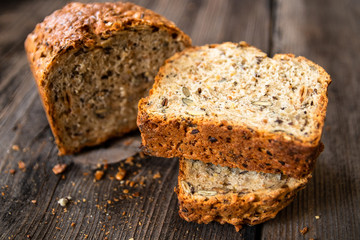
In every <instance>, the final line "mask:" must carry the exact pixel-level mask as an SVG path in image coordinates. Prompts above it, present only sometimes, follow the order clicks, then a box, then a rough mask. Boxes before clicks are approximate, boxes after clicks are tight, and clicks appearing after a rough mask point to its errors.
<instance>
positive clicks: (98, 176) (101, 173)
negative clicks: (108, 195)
mask: <svg viewBox="0 0 360 240" xmlns="http://www.w3.org/2000/svg"><path fill="white" fill-rule="evenodd" d="M94 176H95V180H96V181H99V180H101V179H102V177H103V176H104V171H102V170H97V171H96V172H95V174H94Z"/></svg>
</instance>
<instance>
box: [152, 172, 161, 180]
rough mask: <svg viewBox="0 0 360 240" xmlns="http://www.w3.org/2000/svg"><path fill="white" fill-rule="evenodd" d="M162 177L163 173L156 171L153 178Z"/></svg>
mask: <svg viewBox="0 0 360 240" xmlns="http://www.w3.org/2000/svg"><path fill="white" fill-rule="evenodd" d="M158 178H161V174H160V173H159V172H157V173H155V174H154V176H153V179H158Z"/></svg>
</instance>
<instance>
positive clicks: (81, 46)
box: [25, 2, 191, 154]
mask: <svg viewBox="0 0 360 240" xmlns="http://www.w3.org/2000/svg"><path fill="white" fill-rule="evenodd" d="M190 45H191V40H190V38H189V37H188V36H187V35H185V34H184V33H183V32H182V31H181V30H180V29H179V28H177V27H176V26H175V24H174V23H172V22H170V21H169V20H167V19H165V18H164V17H162V16H160V15H158V14H156V13H154V12H153V11H151V10H148V9H145V8H142V7H140V6H137V5H134V4H132V3H121V2H117V3H91V4H83V3H70V4H67V5H66V6H65V7H64V8H62V9H60V10H57V11H55V12H54V13H52V14H51V15H50V16H48V17H46V18H45V20H44V21H43V22H42V23H40V24H38V25H37V26H36V28H35V30H34V31H33V32H32V33H31V34H29V36H28V37H27V39H26V41H25V49H26V52H27V55H28V60H29V62H30V67H31V69H32V72H33V75H34V78H35V80H36V83H37V85H38V89H39V92H40V95H41V99H42V102H43V105H44V108H45V111H46V114H47V117H48V120H49V123H50V127H51V129H52V131H53V134H54V137H55V140H56V143H57V145H58V147H59V153H60V154H70V153H74V152H77V151H79V150H80V149H82V148H83V147H85V146H93V145H96V144H99V143H101V142H103V141H105V140H107V139H108V138H110V137H113V136H120V135H122V134H124V133H126V132H129V131H131V130H134V129H136V128H137V126H136V116H137V104H138V100H139V99H140V98H141V97H144V96H145V95H146V94H147V93H148V90H149V88H150V87H151V86H152V84H153V79H154V77H155V75H156V73H157V72H158V70H159V67H160V66H161V65H162V64H163V63H164V61H165V59H167V58H168V57H170V56H172V55H173V54H174V53H175V52H178V51H180V50H182V49H184V48H185V47H188V46H190Z"/></svg>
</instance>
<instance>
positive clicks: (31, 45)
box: [25, 2, 191, 78]
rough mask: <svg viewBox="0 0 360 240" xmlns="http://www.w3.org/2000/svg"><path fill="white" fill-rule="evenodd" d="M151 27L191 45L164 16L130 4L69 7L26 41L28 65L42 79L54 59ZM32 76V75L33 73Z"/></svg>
mask: <svg viewBox="0 0 360 240" xmlns="http://www.w3.org/2000/svg"><path fill="white" fill-rule="evenodd" d="M142 26H144V27H149V26H150V27H153V28H154V31H157V30H159V29H163V30H166V31H168V32H169V33H170V34H173V38H175V39H176V40H177V41H182V42H184V43H185V45H186V46H190V45H191V39H190V38H189V37H188V36H187V35H186V34H185V33H183V32H182V31H181V30H180V29H179V28H177V27H176V25H175V24H174V23H173V22H171V21H169V20H167V19H166V18H164V17H163V16H161V15H159V14H157V13H155V12H153V11H151V10H149V9H146V8H143V7H140V6H138V5H135V4H133V3H122V2H115V3H109V2H107V3H87V4H85V3H77V2H73V3H69V4H67V5H66V6H64V7H63V8H62V9H59V10H57V11H55V12H53V13H52V14H51V15H49V16H47V17H46V18H45V19H44V21H43V22H41V23H39V24H37V25H36V28H35V29H34V31H33V32H32V33H30V34H29V35H28V37H27V39H26V41H25V49H26V51H27V53H28V58H29V61H30V62H31V63H32V64H30V65H31V66H32V68H33V70H35V72H36V75H37V76H39V78H42V74H44V73H45V72H46V70H47V68H48V67H49V66H50V64H51V62H52V61H53V59H54V57H56V56H58V55H60V54H61V53H65V52H67V51H70V50H72V49H74V48H77V47H79V46H83V47H86V48H92V47H96V46H98V45H100V46H102V45H103V44H104V41H106V39H108V38H110V37H111V36H112V35H114V34H116V33H118V32H120V31H122V30H130V29H134V28H136V29H141V28H142ZM35 72H34V73H35Z"/></svg>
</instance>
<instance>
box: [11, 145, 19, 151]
mask: <svg viewBox="0 0 360 240" xmlns="http://www.w3.org/2000/svg"><path fill="white" fill-rule="evenodd" d="M11 148H12V150H14V151H19V150H20V148H19V146H18V145H12V147H11Z"/></svg>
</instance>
